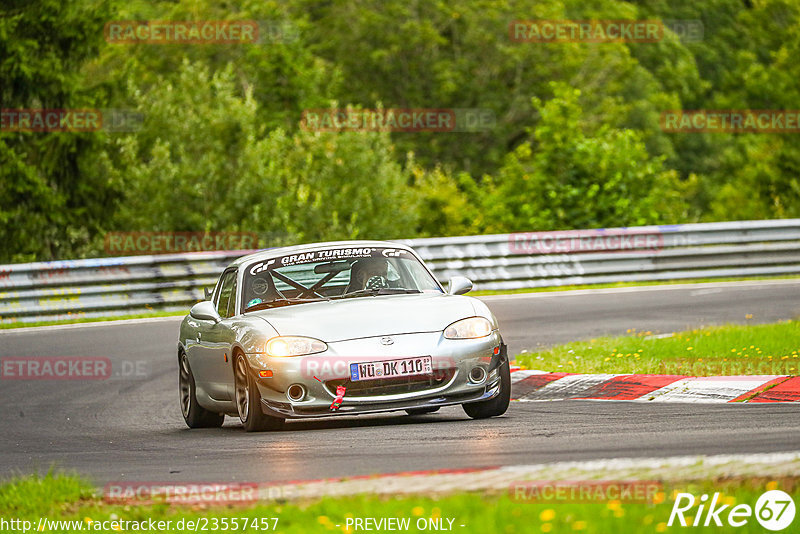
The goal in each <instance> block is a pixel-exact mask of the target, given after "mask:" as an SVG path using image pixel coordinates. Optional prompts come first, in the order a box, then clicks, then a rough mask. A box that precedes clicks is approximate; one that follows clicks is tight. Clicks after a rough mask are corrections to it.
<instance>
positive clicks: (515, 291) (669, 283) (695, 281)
mask: <svg viewBox="0 0 800 534" xmlns="http://www.w3.org/2000/svg"><path fill="white" fill-rule="evenodd" d="M798 278H800V275H794V276H787V275H779V276H746V277H735V276H734V277H722V278H686V279H682V280H654V281H651V282H615V283H613V284H579V285H571V286H550V287H529V288H524V289H505V290H502V291H495V290H488V289H486V290H480V289H479V290H476V291H472V292H470V296H473V297H482V296H488V295H516V294H519V293H551V292H554V291H574V290H576V289H609V288H611V289H613V288H618V287H639V286H648V287H649V286H674V285H679V284H708V283H715V282H753V281H759V280H796V279H798Z"/></svg>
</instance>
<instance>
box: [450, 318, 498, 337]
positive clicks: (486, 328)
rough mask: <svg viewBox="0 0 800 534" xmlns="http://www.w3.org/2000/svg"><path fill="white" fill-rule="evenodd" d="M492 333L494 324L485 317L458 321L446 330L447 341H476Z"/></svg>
mask: <svg viewBox="0 0 800 534" xmlns="http://www.w3.org/2000/svg"><path fill="white" fill-rule="evenodd" d="M491 333H492V323H490V322H489V320H488V319H486V318H485V317H470V318H468V319H461V320H460V321H456V322H454V323H453V324H451V325H450V326H448V327H447V328H445V329H444V337H446V338H447V339H475V338H479V337H486V336H488V335H489V334H491Z"/></svg>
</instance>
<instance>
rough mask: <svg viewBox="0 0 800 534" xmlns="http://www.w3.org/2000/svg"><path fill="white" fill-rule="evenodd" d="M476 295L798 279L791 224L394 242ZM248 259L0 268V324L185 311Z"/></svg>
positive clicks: (799, 253)
mask: <svg viewBox="0 0 800 534" xmlns="http://www.w3.org/2000/svg"><path fill="white" fill-rule="evenodd" d="M398 242H401V243H405V244H408V245H410V246H412V247H414V249H415V250H416V251H417V252H418V253H419V254H420V256H421V257H422V258H423V259H424V260H425V262H426V263H427V264H428V266H429V267H430V268H431V269H432V270H433V272H434V274H435V275H436V276H437V277H438V278H439V280H441V281H442V282H446V281H447V280H448V279H449V278H450V277H452V276H456V275H460V276H466V277H468V278H470V279H471V280H472V281H473V282H474V284H475V288H476V289H478V290H512V289H524V288H535V287H548V286H563V285H578V284H604V283H614V282H648V281H659V280H686V279H698V278H710V279H713V278H722V277H752V276H781V275H783V276H786V275H796V274H800V219H782V220H768V221H741V222H722V223H703V224H685V225H670V226H641V227H630V228H609V229H599V230H575V231H564V232H533V233H518V234H496V235H482V236H464V237H441V238H424V239H408V240H398ZM247 252H248V251H224V252H194V253H185V254H163V255H151V256H132V257H119V258H99V259H88V260H69V261H55V262H40V263H25V264H14V265H4V266H0V322H2V323H8V322H35V321H51V320H62V319H70V318H77V317H87V318H90V317H104V316H114V315H128V314H139V313H146V312H153V311H165V312H172V311H180V310H188V308H189V307H190V306H191V305H192V304H193V303H195V302H197V301H199V300H202V299H203V288H204V287H211V286H213V285H214V284H215V283H216V279H217V277H218V276H219V275H220V273H221V272H222V270H223V269H224V267H225V266H226V265H227V264H228V263H230V262H231V261H232V260H233V259H235V258H237V257H239V256H241V255H243V254H246V253H247Z"/></svg>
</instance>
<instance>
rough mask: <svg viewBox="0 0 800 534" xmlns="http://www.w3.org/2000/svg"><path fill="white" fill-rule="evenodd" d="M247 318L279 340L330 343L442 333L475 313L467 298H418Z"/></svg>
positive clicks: (314, 305)
mask: <svg viewBox="0 0 800 534" xmlns="http://www.w3.org/2000/svg"><path fill="white" fill-rule="evenodd" d="M248 315H256V316H258V317H261V318H262V319H264V320H266V321H267V322H268V323H270V324H271V325H272V327H273V328H275V330H277V332H278V334H279V335H281V336H308V337H314V338H317V339H320V340H322V341H325V342H327V343H333V342H336V341H344V340H347V339H357V338H364V337H375V336H388V335H397V334H408V333H417V332H437V331H442V330H444V329H445V328H446V327H447V326H448V325H449V324H450V323H452V322H454V321H458V320H459V319H463V318H465V317H472V316H474V315H476V311H475V307H474V306H473V304H472V299H471V298H469V297H464V296H458V295H447V294H442V293H435V294H433V293H423V294H413V295H381V296H377V297H358V298H352V299H343V300H331V301H321V302H310V303H308V304H295V305H292V306H285V307H282V308H272V309H269V310H262V311H258V312H253V313H252V314H248Z"/></svg>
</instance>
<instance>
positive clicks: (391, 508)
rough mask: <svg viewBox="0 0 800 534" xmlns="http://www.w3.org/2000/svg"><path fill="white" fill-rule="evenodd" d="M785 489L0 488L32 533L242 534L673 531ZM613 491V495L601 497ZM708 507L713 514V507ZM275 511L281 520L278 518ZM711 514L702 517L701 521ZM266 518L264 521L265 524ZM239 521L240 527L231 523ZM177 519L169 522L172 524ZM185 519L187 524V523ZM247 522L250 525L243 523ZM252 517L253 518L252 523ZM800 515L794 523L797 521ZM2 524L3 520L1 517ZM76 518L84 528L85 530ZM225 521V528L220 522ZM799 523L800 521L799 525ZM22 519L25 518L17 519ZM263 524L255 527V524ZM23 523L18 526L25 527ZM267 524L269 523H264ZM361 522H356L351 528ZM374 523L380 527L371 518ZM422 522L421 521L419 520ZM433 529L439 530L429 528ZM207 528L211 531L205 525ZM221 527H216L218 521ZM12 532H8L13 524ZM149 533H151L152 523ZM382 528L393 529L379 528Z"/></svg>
mask: <svg viewBox="0 0 800 534" xmlns="http://www.w3.org/2000/svg"><path fill="white" fill-rule="evenodd" d="M772 489H780V490H783V491H785V492H787V493H789V495H791V496H792V497H793V499H794V500H795V502H800V501H798V498H800V479H798V478H796V477H786V478H782V479H780V480H771V479H769V478H758V479H716V480H709V481H703V482H692V481H687V482H685V483H680V482H677V483H676V482H671V483H670V484H669V485H666V484H665V485H663V486H661V488H660V490H659V491H657V492H653V493H650V494H649V495H650V498H648V499H644V500H641V501H638V502H631V501H627V500H617V499H611V500H608V499H602V498H601V499H597V500H584V501H583V502H570V501H567V500H566V499H564V498H557V497H555V494H554V496H553V497H551V498H549V499H545V498H544V493H542V494H541V496H540V498H539V499H533V500H531V497H532V496H533V494H531V493H530V492H523V493H518V492H517V491H509V492H501V493H495V494H481V493H466V492H457V493H454V494H451V495H448V496H443V497H439V498H431V497H399V498H380V497H375V496H357V497H342V498H324V499H321V500H317V501H314V502H299V503H286V502H282V503H263V504H256V505H252V506H236V507H233V506H229V507H217V508H203V507H199V506H195V507H191V506H177V505H167V504H155V505H135V504H130V505H112V504H108V503H106V502H104V501H103V500H102V499H101V498H100V497H98V496H97V495H95V493H94V490H93V488H92V487H91V486H90V485H88V484H87V483H86V482H84V481H82V480H80V479H78V478H74V477H69V476H63V475H53V474H48V475H46V476H44V477H25V478H19V479H15V480H12V481H10V482H7V483H5V484H3V485H2V486H0V520H5V521H10V520H22V521H29V522H30V524H31V525H32V530H37V525H38V524H39V521H40V518H46V519H47V520H48V521H72V522H77V524H75V523H73V524H72V525H68V524H67V525H65V524H61V525H60V526H59V525H54V524H52V523H48V526H49V528H47V529H43V530H44V531H47V532H74V531H77V530H90V531H104V529H103V528H102V527H107V528H108V529H109V530H111V531H120V532H135V531H142V530H148V528H144V529H142V528H131V524H130V523H127V524H123V525H118V527H119V528H113V527H112V526H111V521H129V522H130V521H136V522H141V521H144V522H151V521H152V522H153V523H150V525H152V524H155V523H157V522H159V521H164V522H165V523H163V524H162V525H161V526H163V527H165V528H159V529H158V531H161V532H181V531H187V530H195V529H194V528H193V526H190V524H189V523H188V522H189V521H192V522H193V525H197V524H199V525H200V526H199V527H198V528H197V529H196V530H197V531H211V532H216V531H239V532H265V531H266V532H269V531H273V530H274V531H276V532H283V533H303V534H306V533H329V532H344V533H348V532H358V531H361V530H364V529H358V530H356V529H355V528H352V527H351V528H349V529H348V528H347V527H348V523H347V521H348V518H351V519H352V520H355V519H357V518H360V519H362V520H363V519H365V518H375V519H376V520H380V519H381V518H400V519H403V520H408V523H407V524H408V528H407V529H397V530H401V531H402V530H405V531H407V532H430V531H433V530H448V531H452V532H463V533H480V534H489V533H495V532H497V533H507V534H515V533H527V532H537V533H539V532H544V533H548V532H553V533H561V532H569V533H575V532H585V533H602V534H608V533H611V532H626V533H637V532H643V533H644V532H647V533H653V532H670V531H682V530H685V528H683V529H682V527H680V526H678V525H677V523H676V524H674V525H673V526H672V527H668V526H667V523H668V521H669V517H670V514H671V511H672V508H673V505H674V503H675V499H676V497H677V495H678V493H681V492H687V493H691V494H693V495H694V496H696V497H697V499H698V500H697V503H696V504H697V505H699V504H700V502H699V498H700V496H701V495H702V494H708V495H713V494H714V493H715V492H719V494H720V495H719V496H718V502H719V503H720V505H722V504H725V505H728V509H727V511H726V512H725V513H723V514H721V520H722V521H723V524H724V521H725V520H726V519H727V512H729V511H730V509H731V508H732V507H733V506H735V505H737V504H746V505H748V506H750V507H755V505H756V501H757V500H758V497H759V496H760V495H761V494H762V493H763V492H764V491H766V490H772ZM604 496H607V495H604ZM707 508H708V507H707V506H706V511H707ZM698 510H699V509H698V507H697V506H695V507H693V508H691V509H689V510H687V512H685V514H684V517H685V518H686V519H687V520H688V521H689V522H690V523H691V522H692V521H693V519H694V517H696V515H697V513H698ZM275 518H277V522H276V521H275ZM704 518H705V516H703V519H704ZM263 519H266V520H267V521H266V522H265V521H262V520H263ZM234 520H235V521H236V524H237V528H235V529H234V528H233V525H234ZM167 521H169V522H170V523H169V524H167V523H166V522H167ZM181 521H183V522H182V523H181ZM245 521H246V522H247V525H246V526H243V525H244V523H245ZM253 521H255V523H254V522H253ZM796 521H797V520H796ZM0 524H2V523H0ZM78 524H80V525H82V527H78ZM225 524H227V525H228V528H224V526H223V525H225ZM795 524H796V523H795ZM18 525H19V524H18ZM253 525H256V526H257V527H258V528H253ZM20 526H21V525H20ZM264 526H267V527H268V528H264ZM353 526H354V525H353ZM373 526H374V525H373ZM423 526H424V527H425V528H422V527H423ZM434 526H438V527H442V528H438V529H437V528H431V527H434ZM726 526H727V525H725V526H723V527H722V528H720V527H716V528H712V529H702V530H703V531H705V530H714V531H715V532H734V531H735V532H764V529H763V527H761V526H760V525H759V523H758V522H757V520H756V518H755V517H750V518H749V519H748V521H747V523H746V524H745V525H744V526H742V527H738V528H733V527H730V526H727V528H726ZM204 527H205V528H204ZM214 527H216V528H214ZM6 530H9V529H8V528H7V529H6ZM150 531H154V530H153V529H150ZM374 531H379V532H385V531H388V530H386V529H374Z"/></svg>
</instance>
